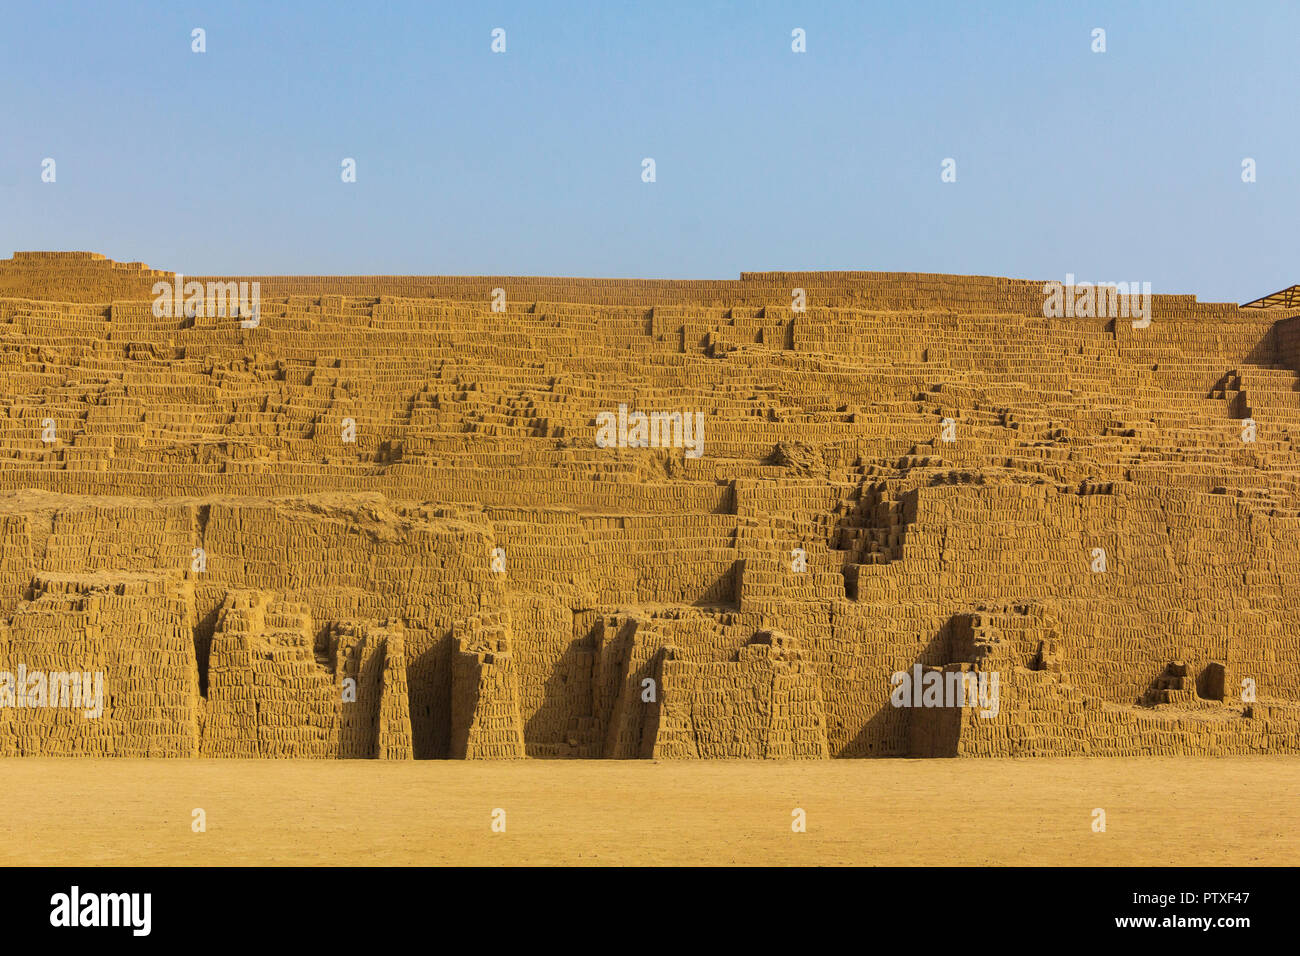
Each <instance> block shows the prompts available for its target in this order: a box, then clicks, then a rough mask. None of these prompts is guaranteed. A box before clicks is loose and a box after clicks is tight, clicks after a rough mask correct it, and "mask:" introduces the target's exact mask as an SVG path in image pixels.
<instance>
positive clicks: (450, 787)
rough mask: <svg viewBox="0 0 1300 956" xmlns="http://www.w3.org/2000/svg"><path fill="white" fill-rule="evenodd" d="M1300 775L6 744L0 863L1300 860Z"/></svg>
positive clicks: (1194, 767)
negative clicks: (94, 753) (502, 824)
mask: <svg viewBox="0 0 1300 956" xmlns="http://www.w3.org/2000/svg"><path fill="white" fill-rule="evenodd" d="M1297 793H1300V759H1297V758H1295V757H1284V758H1267V757H1261V758H1217V759H1201V758H1178V759H1161V758H1156V759H1145V760H1144V759H1131V760H1130V759H1125V760H1101V759H1097V760H1088V759H1077V760H1068V759H1061V760H1021V761H1003V760H985V761H980V760H968V761H959V760H837V761H829V762H825V763H784V762H782V763H758V762H755V763H742V762H713V763H650V762H646V761H525V762H501V763H486V762H483V763H480V762H468V763H466V762H458V761H419V762H416V763H378V762H370V761H328V760H321V761H275V760H262V761H234V760H188V761H182V760H152V761H149V760H59V759H9V760H0V864H42V865H93V864H114V863H122V864H181V865H188V864H198V865H202V864H218V865H277V864H380V865H389V864H395V865H422V864H423V865H429V864H433V865H436V864H448V863H451V864H575V863H576V864H597V865H603V864H659V863H702V864H714V863H721V864H730V863H736V864H828V865H836V864H866V865H871V864H901V865H922V864H958V865H972V864H974V865H979V864H992V865H996V864H1016V863H1024V864H1048V865H1051V864H1095V865H1116V864H1133V865H1148V864H1152V865H1161V864H1207V865H1210V864H1214V865H1227V866H1247V865H1257V864H1274V865H1293V866H1294V865H1297V864H1300V806H1297V802H1296V800H1295V795H1296V794H1297ZM196 807H201V808H202V809H203V810H204V811H205V812H206V821H207V831H206V832H204V833H195V832H192V830H191V820H192V815H191V814H192V810H193V809H194V808H196ZM796 807H797V808H802V809H803V810H804V811H806V814H807V832H806V833H793V832H791V820H792V816H791V812H792V810H794V809H795V808H796ZM1098 807H1100V808H1103V809H1104V810H1105V811H1106V832H1105V833H1095V832H1093V829H1092V822H1093V816H1092V812H1093V809H1094V808H1098ZM496 808H501V809H503V810H505V811H506V832H505V833H493V832H492V830H491V820H492V812H493V810H494V809H496Z"/></svg>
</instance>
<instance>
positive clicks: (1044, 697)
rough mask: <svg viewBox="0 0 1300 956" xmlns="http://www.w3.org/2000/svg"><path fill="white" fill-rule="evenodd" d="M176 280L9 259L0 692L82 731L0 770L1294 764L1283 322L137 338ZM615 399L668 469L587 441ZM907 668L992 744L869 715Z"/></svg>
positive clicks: (726, 303)
mask: <svg viewBox="0 0 1300 956" xmlns="http://www.w3.org/2000/svg"><path fill="white" fill-rule="evenodd" d="M187 278H189V279H190V280H191V281H199V282H205V283H206V282H208V281H217V280H218V277H203V276H193V277H187ZM170 279H171V273H168V272H161V271H157V270H151V269H149V268H147V267H145V266H143V265H142V264H140V263H128V264H123V263H116V262H112V261H110V260H108V259H105V258H104V257H102V256H99V255H94V254H90V253H18V254H15V255H14V257H13V258H12V259H9V260H0V671H7V672H16V671H17V669H18V667H19V666H20V665H21V666H23V667H25V668H26V669H27V671H29V672H31V671H38V670H41V671H48V672H55V671H81V672H102V673H103V674H104V678H105V686H104V712H103V714H102V716H100V717H98V718H88V717H86V716H84V715H83V714H82V713H81V712H80V711H76V710H73V709H68V708H60V707H44V708H41V707H0V754H4V755H28V754H49V755H59V754H66V755H83V754H84V755H108V754H118V755H150V756H154V755H156V756H203V757H254V756H262V757H331V758H336V757H371V758H388V759H409V758H440V757H462V758H520V757H540V758H563V757H583V758H599V757H607V758H661V759H693V758H701V759H702V758H720V757H743V758H807V759H822V758H828V757H867V756H907V755H914V756H951V755H969V756H982V755H1072V754H1092V755H1102V756H1106V755H1115V756H1119V755H1125V756H1127V755H1142V754H1209V755H1214V754H1248V753H1273V752H1278V753H1282V752H1297V751H1300V451H1298V450H1297V447H1296V441H1297V439H1298V438H1300V325H1298V324H1297V319H1296V318H1295V317H1294V316H1295V314H1296V313H1295V312H1294V311H1289V310H1287V309H1284V308H1267V309H1241V308H1238V307H1237V306H1235V305H1223V304H1206V303H1200V302H1197V301H1196V300H1195V299H1194V298H1192V297H1190V296H1156V297H1155V298H1154V300H1153V314H1152V322H1151V324H1150V326H1149V327H1147V328H1142V329H1135V328H1133V327H1132V325H1131V322H1130V321H1129V320H1127V319H1118V320H1112V319H1106V318H1059V319H1048V318H1044V317H1043V315H1042V311H1043V302H1044V293H1043V288H1042V283H1040V282H1028V281H1016V280H1010V279H997V278H981V277H961V276H941V275H920V274H901V273H871V272H863V273H837V272H827V273H748V274H743V275H742V276H741V278H740V279H739V280H734V281H682V282H675V281H636V280H627V281H614V280H608V281H607V280H584V279H563V278H510V277H478V278H448V277H436V276H368V277H367V276H357V277H289V276H260V277H219V279H220V281H230V280H234V281H239V280H240V279H243V280H244V281H254V280H255V281H258V282H260V283H261V309H260V324H259V325H258V326H257V327H256V328H241V327H240V322H239V320H238V319H237V318H234V317H233V316H232V317H226V316H221V315H218V316H206V315H205V316H198V317H194V316H190V317H186V316H178V317H175V318H171V317H164V318H159V317H155V315H154V314H153V310H152V308H151V306H152V303H153V299H154V296H153V292H152V287H153V285H154V283H155V282H158V281H160V280H164V281H170ZM796 288H799V289H803V290H804V291H805V294H806V296H807V303H808V306H807V310H806V311H802V312H796V311H793V310H792V308H791V302H792V290H794V289H796ZM494 289H502V290H504V293H505V311H504V312H499V311H495V312H494V311H493V309H492V302H493V290H494ZM620 405H626V406H627V408H628V409H630V410H635V411H642V412H645V413H651V412H664V413H674V412H676V413H681V414H683V415H685V414H693V413H695V412H699V413H701V414H702V420H703V427H704V431H703V436H702V439H703V444H702V452H703V453H702V454H701V455H699V456H698V457H693V456H691V455H689V454H687V453H686V451H687V450H686V449H684V448H680V447H600V446H598V444H597V440H596V438H597V434H598V419H597V416H598V415H599V414H600V413H601V412H614V413H617V410H618V408H619V406H620ZM345 419H351V420H352V421H353V422H354V424H355V441H346V440H344V434H345V433H344V424H345V423H344V420H345ZM945 419H950V420H951V422H952V423H953V425H952V431H951V433H950V434H949V435H948V437H951V438H953V439H954V440H952V441H948V440H945V426H944V424H943V423H944V420H945ZM1247 419H1249V420H1251V421H1253V422H1254V423H1255V428H1256V433H1255V439H1254V440H1253V441H1244V440H1243V434H1244V431H1243V429H1244V427H1245V425H1246V420H1247ZM51 424H52V426H53V432H52V433H51V431H50V425H51ZM200 555H201V556H202V560H200V559H199V557H198V556H200ZM1098 555H1101V558H1102V559H1103V560H1104V570H1100V569H1099V568H1100V565H1099V563H1098ZM918 667H919V673H923V674H935V675H938V676H937V678H936V679H939V680H944V679H946V676H947V675H950V674H951V675H953V676H954V677H958V678H960V677H961V675H963V674H965V675H968V676H969V675H978V674H985V675H989V674H994V673H996V674H997V675H998V677H999V687H998V690H999V694H998V707H997V711H996V714H995V715H992V716H988V717H985V716H981V715H980V711H979V709H978V707H977V706H969V705H968V706H966V707H930V708H927V707H920V708H918V707H895V706H894V705H893V704H892V703H891V700H890V697H891V691H892V689H893V684H892V679H893V675H894V674H896V673H898V672H907V673H913V672H914V669H915V668H918Z"/></svg>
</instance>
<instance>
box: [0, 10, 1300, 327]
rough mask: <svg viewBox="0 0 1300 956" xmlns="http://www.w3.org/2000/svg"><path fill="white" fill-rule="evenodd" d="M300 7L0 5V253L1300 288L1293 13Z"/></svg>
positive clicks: (203, 266) (221, 265)
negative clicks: (194, 41)
mask: <svg viewBox="0 0 1300 956" xmlns="http://www.w3.org/2000/svg"><path fill="white" fill-rule="evenodd" d="M326 6H327V5H326V4H324V3H308V2H275V0H264V2H248V3H211V4H203V3H185V2H166V3H164V2H158V3H120V4H115V3H105V2H97V3H90V2H82V3H61V2H57V0H50V2H27V0H8V2H6V3H5V5H4V15H3V20H2V21H0V90H2V91H3V92H2V93H0V256H2V255H8V254H9V252H10V251H11V250H14V249H85V250H93V251H97V252H102V253H104V254H106V255H108V256H110V257H112V258H115V259H121V260H143V261H145V262H147V263H149V264H150V265H153V266H155V267H158V268H166V269H179V270H181V271H186V272H191V273H257V274H268V273H449V274H488V273H491V274H500V273H505V274H551V275H580V276H646V277H678V278H707V277H720V278H732V277H735V276H736V275H737V273H739V272H740V271H741V270H763V269H884V270H907V271H921V272H954V273H974V274H990V275H1006V276H1015V277H1023V278H1033V279H1063V278H1064V276H1065V274H1066V273H1067V272H1072V273H1074V274H1075V275H1076V276H1077V277H1078V278H1079V279H1081V280H1082V279H1088V280H1103V281H1104V280H1113V281H1118V280H1137V281H1150V282H1151V283H1152V285H1153V287H1154V289H1155V290H1156V291H1157V292H1192V293H1195V294H1197V295H1199V296H1201V298H1202V299H1208V300H1225V301H1245V300H1246V299H1249V298H1253V297H1255V296H1256V295H1260V294H1263V293H1266V292H1271V291H1273V290H1275V289H1278V288H1281V287H1283V286H1286V285H1289V284H1291V283H1294V282H1300V255H1297V251H1298V250H1300V215H1298V213H1300V124H1297V123H1296V121H1295V117H1296V114H1297V110H1298V108H1300V107H1298V106H1297V104H1300V95H1298V93H1300V67H1298V66H1297V62H1296V56H1295V50H1296V44H1297V42H1300V4H1297V3H1295V2H1283V0H1278V2H1243V3H1233V2H1217V3H1216V2H1150V3H1136V4H1130V3H1120V2H1116V3H1069V4H1066V3H1061V4H1055V3H1027V2H1026V3H1016V2H999V3H975V2H963V0H951V2H899V3H896V4H883V3H881V4H875V3H855V2H829V3H768V2H760V3H744V2H732V3H717V2H708V0H699V2H692V0H681V2H675V0H674V2H669V0H658V2H637V0H630V2H621V0H620V2H609V3H596V2H591V3H581V4H580V3H572V4H569V3H546V2H543V0H533V2H521V3H492V2H486V3H464V4H457V5H451V4H441V3H397V2H383V3H380V2H374V3H370V4H361V3H357V4H348V5H346V6H344V5H338V6H334V5H332V4H331V5H328V9H326ZM1130 7H1132V9H1130ZM194 27H202V28H204V29H205V30H206V31H207V52H206V53H203V54H195V53H192V52H191V50H190V31H191V30H192V29H193V28H194ZM494 27H502V28H504V29H505V30H506V42H507V51H506V53H504V54H493V53H492V52H491V50H490V44H491V36H490V34H491V31H492V29H493V28H494ZM795 27H801V28H803V29H804V30H805V31H806V33H807V47H808V49H807V52H806V53H804V54H795V53H792V52H791V49H790V45H791V37H790V33H791V30H792V29H794V28H795ZM1094 27H1102V28H1104V29H1105V30H1106V42H1107V52H1105V53H1100V54H1099V53H1093V52H1092V50H1091V43H1092V39H1091V31H1092V30H1093V28H1094ZM647 156H649V157H653V158H654V159H655V161H656V166H657V182H655V183H653V184H646V183H643V182H642V181H641V160H642V158H643V157H647ZM45 157H51V158H54V159H55V161H56V163H57V182H56V183H54V184H47V183H42V182H41V161H42V160H43V159H44V158H45ZM344 157H353V158H355V159H356V161H357V182H356V183H354V184H345V183H343V182H341V180H340V163H341V162H342V160H343V158H344ZM946 157H952V158H954V159H956V161H957V182H955V183H942V182H940V164H941V162H942V160H943V159H944V158H946ZM1245 157H1252V158H1254V159H1255V160H1256V162H1257V170H1258V171H1257V176H1258V181H1257V182H1255V183H1253V184H1249V185H1248V184H1245V183H1243V182H1242V181H1241V162H1242V159H1243V158H1245Z"/></svg>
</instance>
